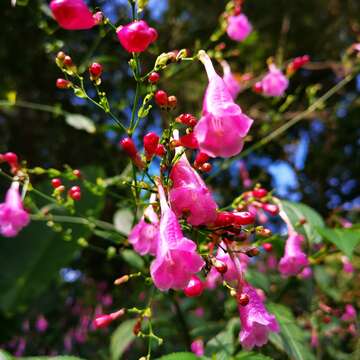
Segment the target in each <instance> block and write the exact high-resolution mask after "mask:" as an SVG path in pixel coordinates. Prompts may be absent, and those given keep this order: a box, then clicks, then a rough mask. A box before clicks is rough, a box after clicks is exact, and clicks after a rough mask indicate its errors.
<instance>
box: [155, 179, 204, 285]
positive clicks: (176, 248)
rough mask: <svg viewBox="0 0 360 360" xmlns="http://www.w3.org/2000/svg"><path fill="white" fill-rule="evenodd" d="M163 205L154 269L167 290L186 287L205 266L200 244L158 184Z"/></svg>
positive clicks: (157, 280)
mask: <svg viewBox="0 0 360 360" xmlns="http://www.w3.org/2000/svg"><path fill="white" fill-rule="evenodd" d="M158 191H159V196H160V206H161V219H160V234H159V242H158V249H157V254H156V259H155V260H154V261H153V262H152V263H151V267H150V273H151V277H152V279H153V281H154V284H155V286H156V287H157V288H158V289H160V290H162V291H166V290H169V289H176V290H178V289H184V288H185V287H186V285H187V284H188V283H189V281H190V279H191V277H192V275H194V274H195V273H197V272H198V271H200V270H201V269H202V267H203V266H204V261H203V259H202V258H201V256H200V255H199V254H197V252H196V244H195V243H194V242H193V241H192V240H189V239H187V238H186V237H184V235H183V233H182V231H181V227H180V224H179V222H178V220H177V218H176V215H175V213H174V212H173V211H172V210H171V209H170V208H169V205H168V203H167V201H166V196H165V192H164V189H163V187H162V185H161V184H159V185H158Z"/></svg>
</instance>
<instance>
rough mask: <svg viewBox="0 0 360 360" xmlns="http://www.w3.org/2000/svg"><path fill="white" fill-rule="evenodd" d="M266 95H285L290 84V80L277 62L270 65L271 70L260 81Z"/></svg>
mask: <svg viewBox="0 0 360 360" xmlns="http://www.w3.org/2000/svg"><path fill="white" fill-rule="evenodd" d="M260 86H261V91H262V93H263V94H264V95H265V96H283V95H284V93H285V91H286V89H287V88H288V86H289V80H288V79H287V77H286V76H285V75H284V74H283V73H282V71H281V70H280V69H278V68H277V67H276V65H275V64H270V65H269V72H268V73H267V74H266V75H265V76H264V78H263V79H262V80H261V81H260Z"/></svg>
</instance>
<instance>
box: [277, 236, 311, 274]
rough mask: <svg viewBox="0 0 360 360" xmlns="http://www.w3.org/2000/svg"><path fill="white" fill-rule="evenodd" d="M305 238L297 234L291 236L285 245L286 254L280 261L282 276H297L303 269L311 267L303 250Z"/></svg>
mask: <svg viewBox="0 0 360 360" xmlns="http://www.w3.org/2000/svg"><path fill="white" fill-rule="evenodd" d="M303 242H304V237H303V236H302V235H300V234H298V233H296V232H293V233H291V234H290V235H289V237H288V239H287V240H286V244H285V254H284V256H283V257H282V258H281V259H280V262H279V271H280V272H281V274H282V275H285V276H291V275H297V274H298V273H299V272H300V271H301V269H302V268H303V267H305V266H307V265H309V260H308V258H307V256H306V254H305V253H304V252H303V251H302V250H301V244H302V243H303Z"/></svg>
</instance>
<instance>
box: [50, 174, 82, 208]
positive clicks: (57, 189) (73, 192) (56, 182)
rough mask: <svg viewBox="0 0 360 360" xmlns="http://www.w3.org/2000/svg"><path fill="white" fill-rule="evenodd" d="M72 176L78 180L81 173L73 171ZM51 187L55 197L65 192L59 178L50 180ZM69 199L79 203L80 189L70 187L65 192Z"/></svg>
mask: <svg viewBox="0 0 360 360" xmlns="http://www.w3.org/2000/svg"><path fill="white" fill-rule="evenodd" d="M73 174H74V175H75V176H76V177H78V178H80V177H81V172H80V170H74V171H73ZM51 186H52V187H53V188H54V195H55V196H60V194H61V193H63V192H64V191H65V186H64V185H63V183H62V181H61V179H59V178H54V179H52V180H51ZM67 194H68V196H69V198H71V199H73V200H75V201H79V200H80V199H81V188H80V186H78V185H75V186H72V187H71V188H70V189H69V190H68V192H67Z"/></svg>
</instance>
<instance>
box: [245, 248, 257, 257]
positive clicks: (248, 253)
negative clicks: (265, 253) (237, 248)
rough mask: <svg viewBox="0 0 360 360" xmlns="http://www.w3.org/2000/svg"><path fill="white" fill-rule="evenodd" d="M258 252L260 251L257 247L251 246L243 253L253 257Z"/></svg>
mask: <svg viewBox="0 0 360 360" xmlns="http://www.w3.org/2000/svg"><path fill="white" fill-rule="evenodd" d="M259 253H260V251H259V249H258V248H256V247H253V248H250V249H248V250H246V253H245V254H246V255H247V256H248V257H254V256H257V255H259Z"/></svg>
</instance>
